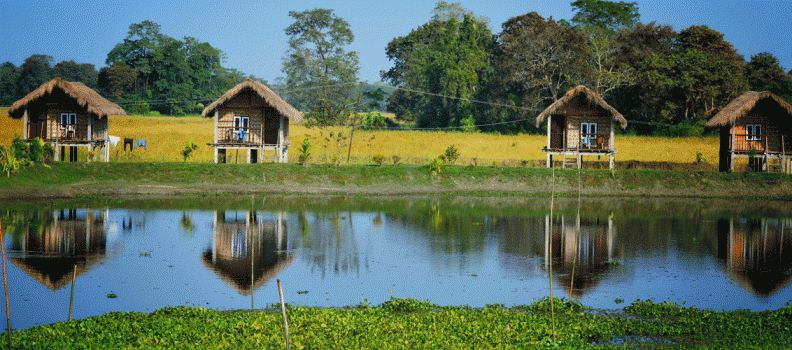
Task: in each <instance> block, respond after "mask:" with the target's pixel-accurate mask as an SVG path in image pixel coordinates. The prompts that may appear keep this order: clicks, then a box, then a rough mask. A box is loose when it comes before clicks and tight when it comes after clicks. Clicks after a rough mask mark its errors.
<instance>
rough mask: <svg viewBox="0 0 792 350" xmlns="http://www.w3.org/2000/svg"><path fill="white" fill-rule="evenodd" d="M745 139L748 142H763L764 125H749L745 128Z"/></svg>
mask: <svg viewBox="0 0 792 350" xmlns="http://www.w3.org/2000/svg"><path fill="white" fill-rule="evenodd" d="M745 139H746V140H757V141H758V140H761V139H762V125H761V124H748V125H746V126H745Z"/></svg>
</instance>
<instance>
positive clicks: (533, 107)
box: [495, 12, 586, 115]
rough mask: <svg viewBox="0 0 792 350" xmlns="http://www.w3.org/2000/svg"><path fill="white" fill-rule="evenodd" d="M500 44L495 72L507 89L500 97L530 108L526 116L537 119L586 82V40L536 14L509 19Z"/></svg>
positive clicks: (504, 27)
mask: <svg viewBox="0 0 792 350" xmlns="http://www.w3.org/2000/svg"><path fill="white" fill-rule="evenodd" d="M498 43H499V46H498V49H497V51H496V60H495V71H496V79H497V81H498V83H499V84H500V85H501V86H504V87H505V91H503V93H502V94H501V96H503V97H504V98H506V99H508V101H510V102H512V103H514V104H515V105H517V106H522V107H527V108H529V110H527V111H525V112H523V113H522V114H523V115H525V114H526V113H527V114H529V115H535V113H536V111H538V110H541V109H543V108H544V107H546V106H547V105H549V104H550V103H552V102H554V101H556V100H558V99H559V98H561V96H562V95H563V94H564V93H565V92H566V91H567V90H568V89H570V88H572V87H574V86H575V85H577V84H579V83H581V82H583V80H584V78H585V76H584V75H583V74H582V73H584V72H585V71H586V56H585V39H584V38H583V36H582V35H581V34H580V33H578V32H576V31H574V30H573V29H570V28H564V27H562V26H560V25H559V24H558V23H556V22H555V21H554V20H553V19H552V18H549V19H547V20H545V19H544V18H542V16H540V15H539V14H537V13H536V12H531V13H528V14H525V15H522V16H518V17H513V18H510V19H509V20H507V21H506V22H505V23H503V30H502V31H501V33H500V34H499V36H498Z"/></svg>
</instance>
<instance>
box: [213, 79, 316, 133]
mask: <svg viewBox="0 0 792 350" xmlns="http://www.w3.org/2000/svg"><path fill="white" fill-rule="evenodd" d="M246 90H248V91H252V92H254V93H255V94H256V95H258V96H259V97H261V98H262V99H264V101H266V102H267V103H268V104H269V105H270V106H272V107H274V108H275V109H276V110H277V111H278V112H280V113H281V114H283V115H285V116H286V117H288V118H289V119H290V120H291V121H293V122H295V123H302V121H303V117H302V113H300V112H299V111H297V110H296V109H295V108H294V107H292V106H291V105H290V104H288V103H286V101H284V100H282V99H281V98H280V97H279V96H278V95H277V94H276V93H274V92H272V90H270V88H268V87H267V86H266V85H264V84H262V83H259V82H257V81H255V80H253V79H250V78H247V79H245V81H243V82H241V83H239V84H237V86H234V87H233V88H231V89H230V90H228V91H226V93H225V94H223V96H220V98H219V99H217V101H214V102H213V103H212V104H210V105H209V106H207V107H206V108H204V110H203V113H201V115H202V116H203V117H204V118H209V117H213V116H214V111H215V110H216V109H218V108H220V107H221V106H222V105H223V104H224V103H226V102H228V101H229V100H231V99H233V98H234V97H236V96H237V95H239V94H240V93H241V92H243V91H246Z"/></svg>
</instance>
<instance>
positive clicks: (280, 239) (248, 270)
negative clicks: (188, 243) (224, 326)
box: [202, 210, 293, 295]
mask: <svg viewBox="0 0 792 350" xmlns="http://www.w3.org/2000/svg"><path fill="white" fill-rule="evenodd" d="M283 216H284V215H283V214H282V213H260V212H256V211H244V210H243V211H216V212H214V224H213V233H212V246H211V247H210V248H208V249H207V250H206V251H205V252H204V253H203V257H202V260H203V262H204V264H205V265H206V266H207V267H209V268H210V269H211V270H212V271H214V272H215V273H217V274H218V275H219V276H220V277H222V278H223V280H225V281H226V282H228V283H229V285H231V286H232V287H233V288H234V289H236V290H237V292H239V294H242V295H250V294H251V293H253V292H255V290H256V289H258V288H260V287H261V286H262V285H264V284H266V283H267V282H268V281H269V280H270V279H272V278H273V277H274V276H275V275H277V274H278V272H280V271H281V270H282V269H284V268H285V267H286V266H288V265H289V264H291V263H292V260H293V256H292V254H289V253H288V249H289V248H288V239H287V226H286V222H285V221H284V218H283Z"/></svg>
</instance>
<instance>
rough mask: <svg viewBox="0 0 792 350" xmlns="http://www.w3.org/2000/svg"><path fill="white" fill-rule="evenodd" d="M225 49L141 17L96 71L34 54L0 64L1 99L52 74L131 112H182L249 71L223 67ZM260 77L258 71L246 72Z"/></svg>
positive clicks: (17, 95) (7, 100)
mask: <svg viewBox="0 0 792 350" xmlns="http://www.w3.org/2000/svg"><path fill="white" fill-rule="evenodd" d="M224 59H225V54H223V52H222V51H220V50H219V49H217V48H214V47H212V46H211V45H210V44H208V43H204V42H200V41H198V40H197V39H195V38H192V37H185V38H183V39H182V40H178V39H174V38H172V37H170V36H167V35H165V34H163V33H161V32H160V25H159V24H156V23H154V22H151V21H143V22H141V23H135V24H132V25H130V26H129V32H128V34H127V36H126V38H125V39H124V41H123V42H121V43H118V44H116V45H115V47H113V49H112V50H111V51H110V52H109V53H108V54H107V59H106V60H105V64H107V66H105V67H102V68H101V69H99V70H98V71H97V69H96V67H95V66H94V65H93V64H89V63H76V62H75V61H63V62H60V63H57V64H55V65H53V64H52V63H53V58H52V56H48V55H39V54H36V55H32V56H30V57H28V58H27V59H25V62H24V63H22V65H21V66H19V67H16V66H15V65H14V64H13V63H11V62H5V63H3V64H2V65H0V82H2V83H0V105H4V106H8V105H11V104H12V103H14V102H15V101H17V100H19V99H21V98H22V97H24V96H25V95H27V94H28V93H30V92H31V91H33V90H35V89H36V88H38V87H39V86H41V84H44V83H46V82H47V81H49V80H51V79H52V78H54V77H60V78H62V79H64V80H67V81H77V82H82V83H83V84H85V85H86V86H88V87H90V88H91V89H94V90H97V91H98V92H99V93H100V94H101V95H102V96H104V97H106V98H108V99H109V100H111V101H114V102H116V103H117V104H119V105H121V106H122V107H123V108H124V109H125V110H126V111H127V112H129V113H142V114H145V113H149V112H151V111H155V112H157V113H162V114H168V115H184V114H190V113H200V112H201V110H202V109H203V108H204V105H205V104H206V103H208V102H211V101H213V100H214V99H216V98H217V97H219V96H220V95H221V94H222V93H224V92H225V91H226V90H228V89H230V88H231V87H233V86H234V85H236V84H238V83H240V82H241V81H242V80H244V78H245V77H246V75H245V74H244V73H242V72H240V71H238V70H236V69H229V68H225V67H223V66H222V65H221V62H222V61H223V60H224ZM247 77H251V78H253V79H256V78H255V77H254V76H247Z"/></svg>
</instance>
